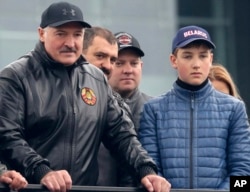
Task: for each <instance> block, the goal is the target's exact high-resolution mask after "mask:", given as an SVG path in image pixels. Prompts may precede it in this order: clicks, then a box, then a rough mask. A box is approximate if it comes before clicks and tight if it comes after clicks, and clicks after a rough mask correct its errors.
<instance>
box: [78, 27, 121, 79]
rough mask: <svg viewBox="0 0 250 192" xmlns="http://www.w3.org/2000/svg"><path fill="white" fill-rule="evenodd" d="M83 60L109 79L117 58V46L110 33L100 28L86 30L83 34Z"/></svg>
mask: <svg viewBox="0 0 250 192" xmlns="http://www.w3.org/2000/svg"><path fill="white" fill-rule="evenodd" d="M82 54H83V56H84V58H85V59H86V60H87V61H88V62H89V63H90V64H93V65H95V66H96V67H98V68H100V69H101V70H102V71H103V72H104V74H105V75H106V76H107V77H109V75H110V72H111V69H112V65H113V64H115V61H116V59H117V56H118V46H117V42H116V38H115V36H114V35H113V34H112V32H111V31H109V30H108V29H105V28H102V27H92V28H88V29H86V30H85V32H84V41H83V52H82Z"/></svg>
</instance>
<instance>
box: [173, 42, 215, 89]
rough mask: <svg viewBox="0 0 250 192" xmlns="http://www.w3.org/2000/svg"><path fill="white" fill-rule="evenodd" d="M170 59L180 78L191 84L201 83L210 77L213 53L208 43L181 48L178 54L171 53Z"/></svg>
mask: <svg viewBox="0 0 250 192" xmlns="http://www.w3.org/2000/svg"><path fill="white" fill-rule="evenodd" d="M170 61H171V63H172V67H173V68H175V69H176V70H177V72H178V76H179V79H180V80H182V81H183V82H186V83H188V84H190V85H200V84H201V83H203V82H204V81H205V80H206V79H207V77H208V74H209V70H210V67H211V65H212V61H213V53H212V52H211V49H210V48H208V47H207V46H206V45H199V46H190V47H186V48H179V49H178V50H177V52H176V54H171V55H170Z"/></svg>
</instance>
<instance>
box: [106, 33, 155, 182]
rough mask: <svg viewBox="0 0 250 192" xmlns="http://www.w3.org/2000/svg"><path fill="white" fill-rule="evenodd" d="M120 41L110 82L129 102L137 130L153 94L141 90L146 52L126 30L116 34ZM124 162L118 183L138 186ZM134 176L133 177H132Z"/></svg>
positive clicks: (119, 172) (118, 41)
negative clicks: (149, 94)
mask: <svg viewBox="0 0 250 192" xmlns="http://www.w3.org/2000/svg"><path fill="white" fill-rule="evenodd" d="M115 37H116V39H117V43H118V48H119V51H118V59H117V60H116V62H115V63H114V65H113V67H112V73H111V75H110V76H109V84H110V85H111V87H112V89H113V90H114V91H116V92H117V93H119V94H120V95H121V97H122V98H123V99H124V101H125V102H126V104H128V106H129V108H130V111H131V114H132V118H131V119H132V121H133V123H134V125H135V129H136V132H138V129H139V127H140V116H141V112H142V108H143V105H144V103H145V102H146V101H148V100H149V99H150V98H152V97H151V96H148V95H146V94H145V93H143V92H141V91H140V90H139V84H140V81H141V77H142V66H143V62H142V60H141V57H143V56H144V52H143V51H142V50H141V47H140V44H139V42H138V41H137V39H136V38H135V37H133V36H132V35H131V34H129V33H126V32H118V33H116V34H115ZM125 165H126V164H124V163H122V166H119V167H121V168H119V170H118V178H119V180H118V184H119V185H121V186H137V185H138V183H139V181H138V180H137V179H136V175H135V174H134V172H133V171H132V170H130V168H129V166H125ZM131 176H132V177H131Z"/></svg>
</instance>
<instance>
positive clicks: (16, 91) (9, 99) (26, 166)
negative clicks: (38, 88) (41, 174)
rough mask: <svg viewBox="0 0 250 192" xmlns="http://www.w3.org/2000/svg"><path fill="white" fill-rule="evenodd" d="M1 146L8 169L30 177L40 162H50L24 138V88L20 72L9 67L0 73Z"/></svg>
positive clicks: (47, 164)
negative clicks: (18, 73) (17, 72)
mask: <svg viewBox="0 0 250 192" xmlns="http://www.w3.org/2000/svg"><path fill="white" fill-rule="evenodd" d="M0 106H1V107H0V150H1V153H2V155H3V157H1V158H3V161H4V163H6V164H7V166H8V167H9V168H11V169H15V170H17V171H19V172H21V173H22V174H23V175H24V176H25V177H26V178H27V179H29V178H30V177H32V175H33V173H34V170H35V168H36V167H37V166H38V165H39V164H45V165H46V166H49V163H48V161H47V160H46V159H43V158H42V157H41V156H40V155H38V154H37V153H36V152H35V151H34V150H33V149H32V148H31V147H30V146H29V144H28V143H27V142H26V140H25V137H26V135H25V132H26V131H27V130H25V91H24V89H23V84H22V81H21V78H20V76H18V75H17V74H16V73H15V71H14V70H13V69H12V68H6V69H3V71H1V73H0Z"/></svg>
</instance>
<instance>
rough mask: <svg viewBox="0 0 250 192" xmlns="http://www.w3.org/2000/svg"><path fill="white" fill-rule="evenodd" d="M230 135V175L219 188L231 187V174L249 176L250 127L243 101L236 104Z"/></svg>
mask: <svg viewBox="0 0 250 192" xmlns="http://www.w3.org/2000/svg"><path fill="white" fill-rule="evenodd" d="M230 122H231V124H230V130H229V135H228V144H227V146H228V147H227V149H228V152H227V154H228V163H227V164H228V177H227V178H226V179H225V180H224V181H223V183H221V185H220V187H219V189H229V186H230V185H229V181H230V176H248V175H249V173H250V147H249V146H250V128H249V121H248V117H247V113H246V109H245V105H244V103H243V102H242V101H240V102H238V103H237V105H235V109H234V112H233V114H232V117H231V121H230Z"/></svg>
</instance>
